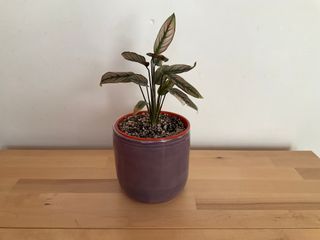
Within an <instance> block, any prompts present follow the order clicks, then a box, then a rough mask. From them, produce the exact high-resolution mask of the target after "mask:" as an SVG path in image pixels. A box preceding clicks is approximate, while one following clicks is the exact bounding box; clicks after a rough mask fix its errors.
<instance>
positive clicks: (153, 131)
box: [119, 113, 186, 138]
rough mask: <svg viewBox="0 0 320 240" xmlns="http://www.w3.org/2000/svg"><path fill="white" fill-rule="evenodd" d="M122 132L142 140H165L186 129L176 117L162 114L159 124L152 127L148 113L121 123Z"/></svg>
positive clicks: (131, 117) (130, 117)
mask: <svg viewBox="0 0 320 240" xmlns="http://www.w3.org/2000/svg"><path fill="white" fill-rule="evenodd" d="M119 128H120V130H121V131H123V132H124V133H126V134H127V135H129V136H135V137H140V138H163V137H168V136H172V135H176V134H178V133H180V132H182V131H183V130H185V129H186V127H185V126H184V124H183V122H182V121H181V120H180V119H179V118H178V117H175V116H171V115H168V114H166V113H161V114H160V117H159V123H158V124H156V125H154V126H152V125H151V123H150V120H149V114H148V113H139V114H137V115H133V116H129V117H127V118H125V119H124V120H123V121H122V122H120V123H119Z"/></svg>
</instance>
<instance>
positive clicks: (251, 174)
mask: <svg viewBox="0 0 320 240" xmlns="http://www.w3.org/2000/svg"><path fill="white" fill-rule="evenodd" d="M189 175H190V176H189V178H190V179H228V180H231V179H255V180H260V179H261V180H270V181H273V180H279V179H285V180H290V179H292V180H299V179H302V177H301V175H299V174H298V173H297V171H296V170H295V169H293V168H283V167H281V168H267V167H251V168H247V167H216V166H202V165H200V166H193V167H192V169H191V170H190V174H189Z"/></svg>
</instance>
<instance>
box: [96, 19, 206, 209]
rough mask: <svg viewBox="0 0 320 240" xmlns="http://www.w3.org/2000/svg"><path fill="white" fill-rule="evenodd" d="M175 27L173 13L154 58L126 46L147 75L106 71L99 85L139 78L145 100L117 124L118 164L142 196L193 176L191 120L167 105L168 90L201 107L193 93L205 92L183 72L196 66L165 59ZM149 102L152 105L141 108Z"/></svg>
mask: <svg viewBox="0 0 320 240" xmlns="http://www.w3.org/2000/svg"><path fill="white" fill-rule="evenodd" d="M175 29H176V18H175V15H174V14H172V15H171V16H170V17H169V18H168V19H167V20H166V21H165V22H164V23H163V25H162V27H161V29H160V31H159V33H158V35H157V38H156V41H155V43H154V47H153V52H152V53H147V56H149V57H150V58H151V59H150V61H149V62H148V61H147V60H146V58H145V57H144V56H142V55H139V54H137V53H134V52H123V53H122V56H123V57H124V58H125V59H126V60H129V61H133V62H137V63H140V64H142V65H143V66H144V67H145V68H146V70H147V77H145V76H143V75H141V74H136V73H133V72H107V73H105V74H104V75H103V76H102V78H101V82H100V85H102V84H107V83H135V84H137V85H138V86H139V89H140V91H141V94H142V98H143V100H140V101H139V102H138V103H137V104H136V105H135V107H134V109H133V113H130V114H127V115H125V116H122V117H120V118H119V119H118V120H117V121H116V123H115V124H114V127H113V145H114V152H115V161H116V170H117V176H118V179H119V183H120V185H121V187H122V188H123V190H124V191H125V192H126V193H127V194H128V195H129V196H130V197H132V198H134V199H136V200H139V201H142V202H153V203H155V202H163V201H167V200H169V199H171V198H173V197H174V196H175V195H176V194H177V193H178V192H180V190H181V189H183V187H184V185H185V183H186V180H187V176H188V163H189V146H190V134H189V131H190V123H189V121H188V120H187V119H186V118H184V117H183V116H181V115H178V114H176V113H171V112H165V111H162V106H163V103H164V101H165V98H166V96H167V94H170V95H173V96H175V97H176V98H177V99H178V100H180V101H181V102H182V103H183V104H186V105H187V106H189V107H191V108H193V109H195V110H198V109H197V106H196V105H195V104H194V103H193V101H192V100H191V99H190V98H189V97H188V95H190V96H192V97H195V98H202V96H201V94H200V93H199V92H198V91H197V90H196V88H194V87H193V86H192V85H191V84H190V83H188V82H187V81H186V80H184V79H183V78H182V77H181V76H180V75H178V74H180V73H183V72H188V71H190V70H191V69H193V68H194V67H195V66H196V63H194V64H193V65H192V66H190V65H185V64H174V65H166V64H164V62H167V61H168V58H167V57H165V56H164V55H162V53H163V52H164V51H165V50H166V49H167V48H168V47H169V45H170V43H171V41H172V39H173V37H174V34H175ZM143 108H146V109H147V111H141V110H142V109H143Z"/></svg>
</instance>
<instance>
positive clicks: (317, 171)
mask: <svg viewBox="0 0 320 240" xmlns="http://www.w3.org/2000/svg"><path fill="white" fill-rule="evenodd" d="M296 170H297V172H298V173H299V174H300V175H301V176H302V177H303V178H304V179H307V180H320V168H296Z"/></svg>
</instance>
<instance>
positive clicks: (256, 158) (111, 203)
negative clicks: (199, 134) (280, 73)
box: [0, 150, 320, 240]
mask: <svg viewBox="0 0 320 240" xmlns="http://www.w3.org/2000/svg"><path fill="white" fill-rule="evenodd" d="M319 169H320V160H319V158H318V157H316V156H315V155H314V154H313V153H312V152H310V151H225V150H223V151H212V150H195V151H191V154H190V177H189V180H188V182H187V185H186V187H185V189H184V190H183V191H182V192H181V193H180V194H179V195H178V196H177V197H176V198H175V199H173V200H172V201H169V202H167V203H161V204H143V203H139V202H136V201H133V200H131V199H130V198H128V197H127V196H126V195H125V194H124V193H123V192H122V191H121V189H120V187H119V184H118V182H117V180H116V174H115V165H114V157H113V152H112V151H111V150H6V151H0V240H2V239H9V240H10V239H24V238H26V239H150V238H152V239H220V240H221V239H222V240H223V239H224V240H227V239H248V240H250V239H262V240H263V239H272V240H276V239H277V240H278V239H279V240H280V239H281V240H292V239H293V240H298V239H299V240H301V239H308V240H313V239H317V240H318V239H320V232H319V231H320V177H319Z"/></svg>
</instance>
